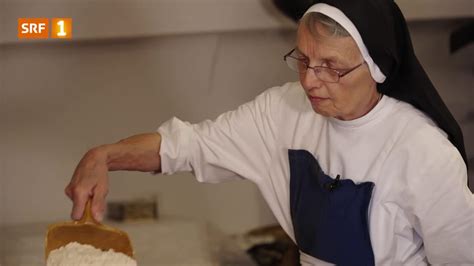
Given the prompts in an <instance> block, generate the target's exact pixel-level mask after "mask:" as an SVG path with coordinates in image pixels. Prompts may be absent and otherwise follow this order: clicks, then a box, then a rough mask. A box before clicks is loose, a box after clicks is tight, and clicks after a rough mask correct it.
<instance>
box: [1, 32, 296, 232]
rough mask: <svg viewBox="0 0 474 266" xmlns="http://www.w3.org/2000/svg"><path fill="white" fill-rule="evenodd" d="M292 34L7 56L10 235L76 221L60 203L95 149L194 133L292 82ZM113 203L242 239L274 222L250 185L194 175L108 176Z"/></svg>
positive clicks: (67, 46)
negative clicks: (197, 125)
mask: <svg viewBox="0 0 474 266" xmlns="http://www.w3.org/2000/svg"><path fill="white" fill-rule="evenodd" d="M292 46H293V40H292V38H291V33H280V32H278V31H272V32H247V33H232V34H231V33H229V34H206V35H185V36H170V37H160V38H150V39H134V40H118V41H107V42H91V43H62V44H31V45H30V44H23V45H4V46H2V51H3V58H2V66H3V67H5V69H4V71H2V75H3V77H2V81H3V84H2V90H1V91H2V97H1V98H2V99H3V101H4V102H2V105H1V107H0V114H1V121H2V123H1V125H2V126H1V127H2V130H1V133H0V134H1V140H0V141H1V147H2V148H1V154H2V156H4V157H5V158H4V159H3V160H2V162H4V163H5V166H4V168H3V173H2V178H1V187H2V190H3V191H2V193H1V196H2V209H1V214H2V215H1V216H2V219H3V222H4V223H7V224H9V223H24V222H30V221H52V220H57V219H59V220H64V219H67V218H68V214H69V209H70V203H69V200H67V199H66V197H65V196H64V195H63V188H64V186H65V185H66V184H67V182H68V180H69V178H70V176H71V174H72V172H73V170H74V167H75V165H76V163H77V162H78V160H79V159H80V157H81V155H82V154H83V153H84V152H85V151H86V150H87V149H88V148H90V147H92V146H94V145H98V144H101V143H106V142H114V141H117V140H119V139H120V138H123V137H126V136H128V135H131V134H135V133H140V132H147V131H153V130H155V129H156V128H157V127H158V126H159V124H160V123H162V122H163V121H165V120H167V119H169V118H170V117H172V116H173V115H175V116H178V117H180V118H181V119H185V120H189V121H192V122H197V121H200V120H202V119H205V118H213V117H215V116H216V115H217V114H219V113H221V112H223V111H225V110H229V109H232V108H235V107H237V106H238V105H240V104H242V103H244V102H246V101H248V100H251V99H252V98H253V97H254V96H255V95H256V94H257V93H259V92H261V91H262V90H263V89H265V88H268V87H270V86H274V85H278V84H281V83H282V82H284V81H287V80H291V79H292V77H293V76H294V75H293V73H291V72H290V71H288V70H287V69H286V66H285V65H284V63H283V62H282V55H283V54H284V53H286V52H287V51H288V50H289V49H290V48H291V47H292ZM111 179H112V181H111V194H110V198H111V199H128V198H134V197H139V196H146V195H151V194H155V193H156V194H157V195H158V197H159V200H160V202H159V204H160V212H161V214H163V215H175V216H176V215H177V216H188V217H193V218H196V219H206V220H210V221H214V222H215V223H216V224H218V225H219V226H220V227H221V228H222V229H223V230H226V231H230V232H232V231H241V230H246V229H249V228H251V227H254V226H255V225H258V224H265V223H268V222H271V221H272V220H273V218H272V216H271V215H270V214H269V212H268V210H267V207H266V205H265V203H263V202H262V200H261V198H260V195H259V193H258V192H257V190H256V188H255V187H254V186H253V184H250V183H248V182H234V183H228V184H222V185H217V186H211V185H202V184H198V183H197V182H196V181H194V179H193V177H192V176H191V175H190V174H183V175H178V176H172V177H163V176H151V175H149V174H141V173H132V172H121V173H113V174H112V175H111Z"/></svg>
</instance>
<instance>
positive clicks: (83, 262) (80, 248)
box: [46, 242, 137, 266]
mask: <svg viewBox="0 0 474 266" xmlns="http://www.w3.org/2000/svg"><path fill="white" fill-rule="evenodd" d="M46 265H47V266H66V265H67V266H137V262H136V261H135V260H134V259H132V258H130V257H129V256H127V255H125V254H123V253H120V252H114V251H113V250H112V249H110V250H109V251H102V250H100V249H96V248H95V247H93V246H91V245H82V244H79V243H77V242H72V243H69V244H67V245H66V246H64V247H60V248H58V249H55V250H52V251H51V253H49V256H48V261H47V262H46Z"/></svg>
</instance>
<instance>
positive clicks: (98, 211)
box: [65, 146, 109, 221]
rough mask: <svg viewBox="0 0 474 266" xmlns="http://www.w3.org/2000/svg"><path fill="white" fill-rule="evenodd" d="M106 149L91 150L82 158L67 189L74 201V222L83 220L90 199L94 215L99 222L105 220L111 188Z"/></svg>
mask: <svg viewBox="0 0 474 266" xmlns="http://www.w3.org/2000/svg"><path fill="white" fill-rule="evenodd" d="M105 148H106V147H105V146H101V147H97V148H94V149H91V150H89V151H88V152H87V153H86V154H85V155H84V157H82V159H81V161H80V162H79V164H78V165H77V167H76V170H75V171H74V174H73V176H72V178H71V181H70V182H69V184H68V185H67V187H66V189H65V193H66V195H67V196H68V197H69V198H70V199H71V200H72V201H73V208H72V212H71V218H72V219H73V220H79V219H81V217H82V215H83V213H84V208H85V206H86V202H87V200H88V199H89V198H91V199H92V202H91V203H92V204H91V211H92V215H93V216H94V218H95V219H96V220H97V221H102V219H103V215H104V212H105V204H106V202H105V197H106V196H107V193H108V186H109V184H108V183H109V177H108V171H109V169H108V166H107V154H106V152H105Z"/></svg>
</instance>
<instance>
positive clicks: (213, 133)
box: [66, 0, 474, 265]
mask: <svg viewBox="0 0 474 266" xmlns="http://www.w3.org/2000/svg"><path fill="white" fill-rule="evenodd" d="M316 2H317V3H315V4H313V5H309V6H308V7H309V8H308V7H305V9H307V11H306V12H305V14H304V16H302V18H301V19H300V21H299V25H298V32H297V40H296V47H295V48H294V49H292V50H291V51H290V52H289V53H288V54H286V55H285V56H284V59H285V61H286V63H287V64H288V66H289V67H290V68H291V69H293V70H295V71H297V72H298V73H299V82H292V83H287V84H284V85H282V86H280V87H274V88H271V89H269V90H267V91H265V92H263V93H262V94H261V95H259V96H258V97H256V99H255V100H253V101H251V102H249V103H247V104H244V105H242V106H240V107H239V108H238V109H237V110H234V111H230V112H227V113H225V114H222V115H221V116H219V117H218V118H217V119H216V120H215V121H204V122H202V123H199V124H194V125H192V124H189V123H186V122H182V121H180V120H178V119H177V118H173V119H171V120H169V121H168V122H166V123H164V124H163V125H161V127H160V128H159V129H158V134H157V133H150V134H142V135H137V136H133V137H130V138H127V139H124V140H122V141H120V142H118V143H115V144H109V145H103V146H100V147H96V148H93V149H91V150H90V151H89V152H88V153H87V154H86V155H85V156H84V157H83V159H82V160H81V162H80V163H79V165H78V167H77V169H76V171H75V173H74V175H73V178H72V180H71V182H70V184H69V185H68V186H67V188H66V194H67V195H68V196H69V197H70V198H71V199H72V200H73V202H74V206H73V211H72V217H73V219H78V218H80V217H81V215H82V213H83V210H84V205H85V202H86V201H87V199H88V198H89V197H92V201H93V207H92V209H93V213H94V214H95V215H96V216H97V217H98V218H99V219H100V216H101V214H102V213H103V210H104V206H105V202H104V199H105V196H106V193H107V183H108V177H107V172H108V171H112V170H138V171H155V172H161V173H164V174H172V173H175V172H177V171H193V172H194V174H195V176H196V178H197V180H198V181H200V182H210V183H214V182H220V181H223V180H227V179H232V178H245V179H249V180H251V181H253V182H254V183H255V184H256V185H257V186H258V187H259V189H260V191H261V193H262V194H263V196H264V198H265V200H266V201H267V202H268V204H269V206H270V208H271V209H272V211H273V213H274V215H275V217H276V218H277V220H278V221H279V223H280V224H281V226H282V227H283V229H284V230H285V231H286V232H287V234H288V235H289V236H290V237H291V238H292V239H293V240H294V241H295V243H296V244H297V245H298V248H299V249H300V261H301V263H302V264H303V265H328V264H329V265H330V264H338V265H426V264H428V263H430V264H463V263H466V264H473V263H474V252H473V250H472V247H474V228H473V226H474V198H473V195H472V193H471V192H470V191H469V189H468V187H467V185H466V183H467V171H466V164H465V162H464V160H463V157H464V158H465V152H464V147H463V140H462V134H461V132H460V130H459V127H458V126H457V124H456V122H455V121H454V119H453V118H452V116H451V114H450V113H449V111H448V110H447V108H446V107H445V105H444V104H443V102H442V100H441V99H440V98H439V96H438V94H437V93H436V91H435V89H434V87H433V85H432V84H431V82H430V81H429V79H428V77H427V76H426V74H425V73H424V71H423V69H422V67H421V66H420V65H419V63H418V61H417V59H416V57H415V56H414V54H413V49H412V46H411V43H410V38H409V35H408V31H407V28H406V25H405V20H404V18H403V16H402V15H401V13H400V11H399V9H398V7H397V6H396V4H395V3H394V2H392V1H390V0H379V1H375V0H357V1H354V0H344V1H335V0H334V1H329V0H327V1H321V2H319V1H316ZM299 16H301V15H298V17H299Z"/></svg>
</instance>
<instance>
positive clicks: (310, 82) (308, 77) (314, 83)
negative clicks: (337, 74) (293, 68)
mask: <svg viewBox="0 0 474 266" xmlns="http://www.w3.org/2000/svg"><path fill="white" fill-rule="evenodd" d="M300 82H301V85H303V87H304V88H320V87H321V86H322V85H323V82H322V81H321V80H320V79H319V77H318V76H317V75H316V73H314V71H313V69H311V68H308V69H307V70H306V71H305V72H304V73H300Z"/></svg>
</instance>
